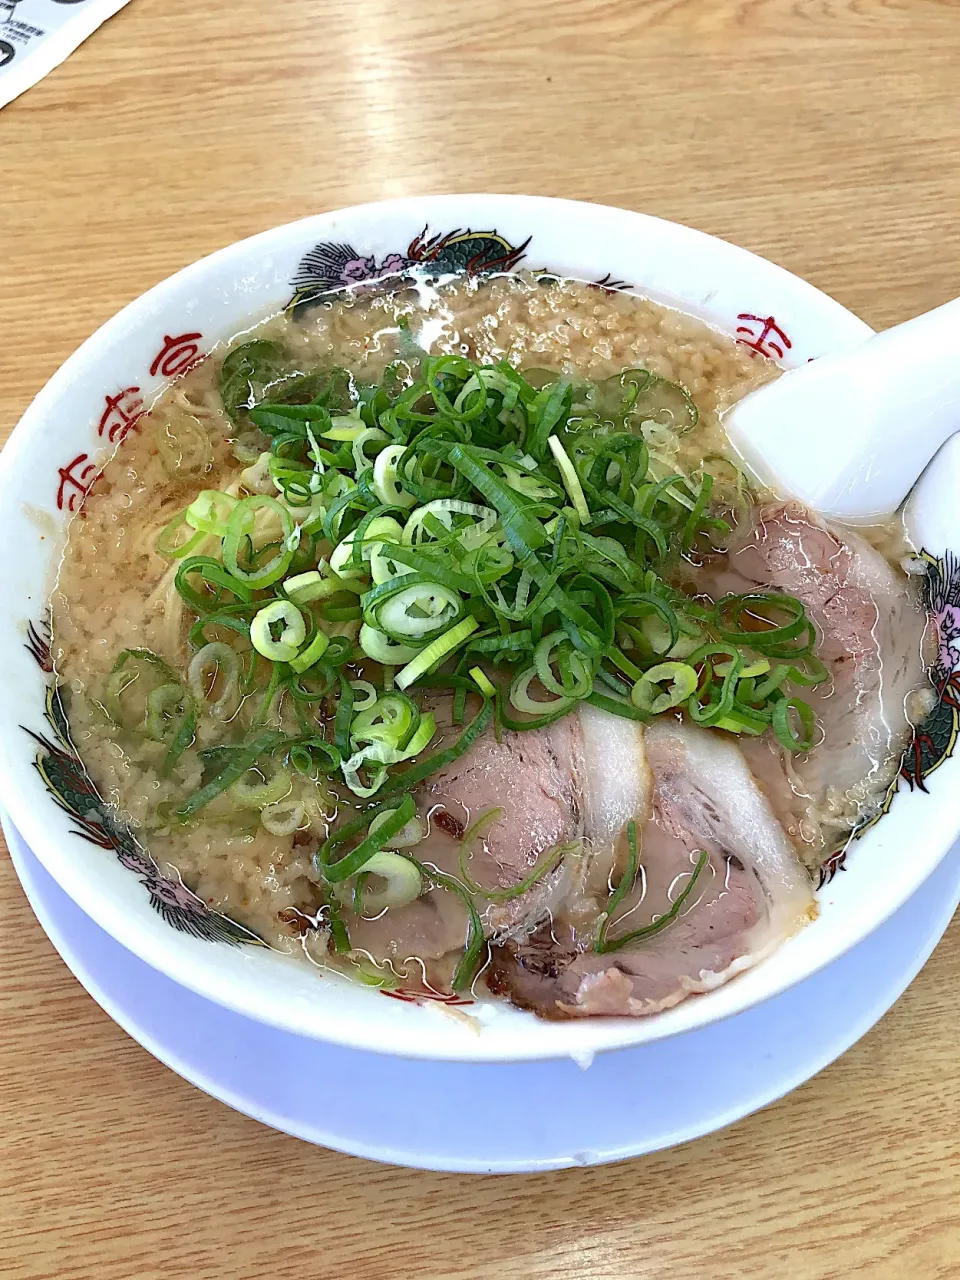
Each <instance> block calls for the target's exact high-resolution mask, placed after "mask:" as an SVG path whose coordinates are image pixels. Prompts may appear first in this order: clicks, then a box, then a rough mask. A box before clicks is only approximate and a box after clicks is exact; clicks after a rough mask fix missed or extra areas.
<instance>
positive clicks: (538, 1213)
mask: <svg viewBox="0 0 960 1280" xmlns="http://www.w3.org/2000/svg"><path fill="white" fill-rule="evenodd" d="M958 66H960V5H958V4H957V3H956V0H939V2H938V0H509V3H508V2H507V0H471V3H470V4H465V5H453V4H450V3H444V0H420V3H419V4H417V5H397V4H388V3H387V2H386V0H285V3H284V4H282V5H279V4H272V3H268V2H267V0H232V2H231V3H230V4H229V5H226V4H201V2H200V0H136V2H135V3H133V4H131V5H130V6H129V7H128V8H126V9H125V10H124V11H123V12H122V13H121V14H119V15H118V16H117V17H116V18H115V19H113V20H112V21H111V22H109V23H108V24H107V25H106V26H105V27H104V28H103V29H102V30H101V31H99V32H98V33H97V34H96V35H95V36H94V37H92V38H91V39H90V40H89V41H88V42H87V44H85V45H84V46H83V47H82V48H81V49H80V50H79V51H78V52H77V53H76V54H75V55H73V56H72V57H71V58H70V59H69V60H68V62H67V63H65V64H64V66H62V67H61V68H59V69H58V70H57V71H55V72H54V73H53V74H51V75H50V76H49V77H48V78H47V79H46V80H44V81H43V82H42V83H41V84H39V85H38V86H36V87H35V88H34V89H32V90H30V92H29V93H27V94H26V95H25V96H24V97H23V98H21V99H19V100H18V101H17V102H15V103H13V104H12V105H11V106H9V107H7V108H6V109H5V110H4V111H3V112H2V113H0V273H2V276H0V278H2V288H0V438H5V437H6V434H7V433H8V432H9V430H10V429H11V428H12V426H13V424H14V422H15V421H16V419H17V417H18V416H19V414H20V413H21V412H22V410H23V408H24V407H25V405H26V404H27V402H28V401H29V399H30V397H31V396H32V395H33V394H34V393H35V392H36V391H37V390H38V389H39V388H40V386H41V385H42V384H43V382H44V381H45V379H46V378H47V377H48V376H49V375H50V374H51V373H52V372H53V371H54V369H55V368H56V367H57V366H58V365H59V364H60V362H61V361H62V360H63V359H64V357H65V356H66V355H67V354H68V353H69V352H70V351H71V350H72V349H73V348H74V347H75V346H76V345H77V344H78V343H79V342H80V341H81V340H82V339H83V338H84V337H86V336H87V335H88V334H89V333H90V332H91V331H92V330H93V329H95V328H96V327H97V325H99V324H100V323H101V322H102V321H103V320H105V319H107V318H108V317H109V316H110V315H111V314H112V313H113V312H114V311H116V310H117V309H118V308H119V307H120V306H122V305H123V304H124V303H126V302H127V301H129V300H130V299H131V298H133V297H135V296H136V295H137V294H139V293H140V292H142V291H143V290H144V289H145V288H147V287H149V286H150V285H152V284H154V283H155V282H156V281H158V280H160V279H162V278H163V277H164V276H166V275H167V274H169V273H170V272H171V271H174V270H176V269H177V268H178V267H180V266H182V265H184V264H185V263H187V262H190V261H191V260H193V259H194V258H196V257H198V256H200V255H201V254H204V253H207V252H209V251H211V250H213V249H216V248H218V247H219V246H221V245H223V244H226V243H228V242H230V241H231V240H234V239H236V238H238V237H240V236H244V235H247V234H250V233H252V232H255V231H259V230H261V229H263V228H265V227H268V226H271V225H273V224H276V223H279V222H283V221H286V220H288V219H292V218H296V217H300V216H302V215H304V214H307V213H311V212H314V211H316V210H320V209H327V208H334V207H336V206H338V205H344V204H350V203H353V202H357V201H362V200H370V199H375V198H378V197H381V196H391V195H402V194H417V193H421V192H430V191H443V190H447V191H465V190H471V189H473V190H494V191H530V192H539V193H546V194H558V195H561V194H562V195H568V196H575V197H581V198H588V199H593V200H599V201H606V202H610V203H615V204H622V205H626V206H629V207H632V208H638V209H643V210H646V211H648V212H651V213H657V214H662V215H664V216H666V217H670V218H676V219H679V220H680V221H683V222H689V223H692V224H694V225H696V226H698V227H701V228H703V229H704V230H706V231H711V232H714V233H716V234H719V235H722V236H725V237H727V238H729V239H732V240H736V241H738V242H739V243H741V244H743V245H746V246H747V247H749V248H751V249H755V250H757V251H759V252H760V253H763V254H765V255H767V256H768V257H771V258H773V259H774V260H775V261H777V262H781V263H782V264H783V265H784V266H787V267H789V268H790V269H791V270H794V271H797V272H799V273H800V274H802V275H805V276H807V277H808V278H809V279H811V280H812V281H813V282H814V283H815V284H817V285H819V286H820V287H821V288H824V289H826V290H827V291H828V292H829V293H832V294H834V295H835V296H836V297H838V298H839V299H840V300H841V301H843V302H844V303H846V304H847V305H848V306H851V307H852V308H853V309H854V310H856V311H858V312H859V313H860V314H862V315H863V316H864V317H865V318H866V319H867V320H869V321H870V322H871V323H873V324H875V325H886V324H890V323H893V322H895V321H897V320H900V319H903V318H906V317H907V316H908V315H911V314H913V313H916V312H918V311H920V310H923V309H925V308H928V307H931V306H934V305H936V304H937V303H939V302H942V301H944V300H945V299H946V298H948V297H951V296H954V295H955V294H958V293H960V237H957V235H956V233H955V228H956V224H957V221H958V214H960V145H958V142H960V137H958V133H960V96H958V94H957V87H956V86H957V81H956V76H957V67H958ZM0 936H2V938H3V939H4V943H5V945H4V946H3V947H2V948H0V1133H2V1136H3V1157H2V1159H0V1275H3V1276H11V1277H38V1278H39V1277H54V1276H56V1277H64V1278H66V1277H70V1278H71V1280H73V1278H76V1280H87V1278H91V1280H129V1278H130V1277H137V1278H138V1280H141V1278H143V1280H147V1278H151V1277H180V1276H182V1277H191V1280H206V1278H207V1277H210V1278H211V1280H213V1278H214V1277H244V1280H247V1278H249V1280H260V1278H261V1277H262V1278H264V1280H266V1278H267V1277H270V1278H271V1280H274V1278H276V1277H286V1276H290V1277H293V1276H297V1277H300V1276H319V1277H340V1276H345V1275H346V1276H350V1277H351V1280H441V1278H443V1280H480V1278H489V1280H493V1278H496V1280H547V1278H548V1277H560V1276H563V1277H577V1278H583V1280H601V1278H604V1280H605V1278H607V1277H611V1276H629V1277H643V1278H645V1280H646V1278H651V1280H652V1278H656V1280H674V1278H677V1280H680V1278H681V1277H683V1278H684V1280H689V1278H691V1277H693V1278H694V1280H734V1278H736V1280H740V1278H741V1277H757V1278H767V1277H769V1278H770V1280H779V1278H780V1277H790V1278H791V1280H827V1278H828V1277H841V1276H842V1277H847V1276H853V1275H856V1276H861V1275H863V1276H870V1277H879V1278H880V1280H888V1278H889V1280H902V1278H903V1277H911V1278H915V1280H940V1278H943V1280H947V1278H948V1277H956V1276H957V1275H960V1208H958V1206H960V1152H958V1138H957V1124H956V1116H957V1114H958V1109H960V1065H958V1063H960V1025H958V1019H957V1015H956V996H955V988H956V984H957V980H958V977H960V930H958V929H957V927H956V925H954V927H953V928H952V929H951V931H950V932H948V934H947V937H946V939H945V940H944V942H943V944H942V945H941V947H940V948H939V950H938V951H937V953H936V954H935V956H934V958H933V960H932V961H931V962H930V964H929V965H928V966H927V968H926V969H925V970H924V972H923V973H922V975H921V976H920V978H919V979H918V980H917V981H916V983H915V984H914V985H913V987H912V988H911V989H910V991H909V992H908V993H907V994H906V996H905V997H904V998H903V999H902V1000H901V1001H900V1003H899V1004H898V1005H897V1006H896V1008H895V1009H894V1010H893V1011H892V1012H891V1013H890V1014H889V1015H888V1016H887V1017H886V1018H885V1019H884V1020H883V1021H882V1023H881V1024H880V1025H879V1026H878V1027H877V1028H876V1029H875V1030H874V1031H873V1032H871V1034H870V1035H868V1036H867V1037H866V1039H865V1040H864V1041H862V1042H861V1043H860V1044H859V1045H858V1046H857V1047H856V1048H855V1049H853V1050H852V1051H851V1052H850V1053H848V1054H847V1055H846V1056H845V1057H844V1058H843V1059H842V1060H841V1061H840V1062H838V1063H836V1064H835V1065H834V1066H832V1067H830V1068H829V1069H828V1070H826V1071H824V1072H823V1073H822V1074H821V1075H820V1076H819V1077H817V1078H816V1079H815V1080H813V1081H811V1082H810V1083H809V1084H807V1085H806V1086H805V1087H803V1088H802V1089H800V1090H798V1091H797V1092H796V1093H795V1094H793V1095H792V1096H791V1097H789V1098H787V1099H785V1100H784V1101H783V1102H781V1103H779V1104H777V1105H776V1106H774V1107H772V1108H770V1109H769V1110H767V1111H765V1112H763V1113H762V1114H760V1115H757V1116H754V1117H752V1118H750V1119H747V1120H745V1121H742V1122H741V1123H740V1124H738V1125H736V1126H734V1127H733V1128H732V1129H730V1130H728V1131H726V1132H723V1133H720V1134H717V1135H715V1136H713V1137H711V1138H707V1139H704V1140H701V1141H699V1142H695V1143H692V1144H690V1145H688V1146H685V1147H682V1148H679V1149H677V1150H675V1151H671V1152H667V1153H664V1154H662V1155H658V1156H654V1157H650V1158H648V1159H645V1160H642V1161H635V1162H632V1163H628V1164H625V1165H620V1166H616V1167H612V1168H607V1169H592V1170H575V1171H569V1172H566V1173H561V1174H553V1175H549V1176H544V1177H529V1178H520V1177H511V1178H504V1179H487V1180H480V1179H475V1178H467V1177H456V1176H448V1175H431V1174H421V1173H410V1172H405V1171H402V1170H395V1169H386V1168H379V1167H376V1166H373V1165H370V1164H367V1163H364V1162H362V1161H360V1160H355V1159H350V1158H348V1157H344V1156H340V1155H337V1154H334V1153H330V1152H325V1151H322V1150H315V1149H313V1148H310V1147H308V1146H306V1145H305V1144H302V1143H299V1142H297V1141H295V1140H294V1139H291V1138H287V1137H285V1136H282V1135H280V1134H276V1133H273V1132H270V1131H268V1130H266V1129H263V1128H261V1127H260V1126H258V1125H257V1124H256V1123H254V1122H253V1121H251V1120H247V1119H245V1118H244V1117H242V1116H239V1115H236V1114H234V1113H232V1112H231V1111H229V1110H228V1109H227V1108H226V1107H224V1106H222V1105H221V1104H219V1103H217V1102H214V1101H213V1100H211V1099H209V1098H207V1097H205V1096H204V1095H203V1094H201V1093H199V1092H197V1091H196V1090H195V1089H193V1088H192V1087H191V1086H189V1085H187V1084H185V1083H184V1082H183V1081H182V1080H180V1079H179V1078H177V1077H176V1076H174V1075H172V1074H171V1073H170V1072H169V1071H167V1070H166V1069H165V1068H163V1067H161V1066H160V1065H159V1064H158V1063H157V1062H155V1061H154V1060H153V1059H152V1058H150V1057H149V1056H148V1055H147V1054H146V1053H144V1052H143V1051H142V1050H141V1049H140V1048H139V1047H138V1046H137V1045H135V1044H134V1043H132V1042H131V1041H130V1040H129V1039H128V1038H127V1037H126V1036H125V1035H124V1034H123V1032H121V1031H120V1030H119V1029H118V1028H117V1027H116V1026H115V1025H113V1024H112V1023H111V1022H110V1021H109V1019H108V1018H107V1017H106V1016H105V1015H104V1014H103V1013H102V1012H101V1011H100V1010H99V1009H98V1008H97V1007H96V1006H95V1005H94V1004H93V1002H92V1001H91V1000H90V999H89V998H88V997H87V996H86V995H85V994H84V993H83V992H82V990H81V989H80V988H79V987H78V986H77V984H76V983H75V982H74V981H73V979H72V978H71V977H70V975H69V974H68V973H67V971H66V970H65V968H64V967H63V965H62V964H61V963H60V961H59V960H58V959H57V957H56V955H55V953H54V952H53V949H52V948H51V946H50V945H49V943H48V942H47V941H46V939H45V938H44V936H43V934H42V933H41V931H40V929H39V926H38V925H37V924H36V923H35V922H34V920H33V918H32V916H31V914H30V912H29V909H28V908H27V905H26V903H25V901H24V899H23V897H22V894H21V892H20V889H19V886H18V885H17V882H16V878H15V876H14V874H13V871H12V868H11V866H10V863H9V861H8V859H6V858H5V857H4V858H2V860H0ZM709 1069H710V1066H709V1063H704V1071H705V1072H706V1071H709ZM633 1101H634V1102H635V1105H643V1104H644V1100H643V1099H636V1100H633ZM557 1105H558V1106H562V1105H563V1100H562V1099H558V1100H557Z"/></svg>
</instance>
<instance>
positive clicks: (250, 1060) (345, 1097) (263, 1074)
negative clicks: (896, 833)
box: [3, 818, 960, 1173]
mask: <svg viewBox="0 0 960 1280" xmlns="http://www.w3.org/2000/svg"><path fill="white" fill-rule="evenodd" d="M3 828H4V831H5V833H6V836H7V841H8V844H9V846H10V852H11V856H12V858H13V863H14V866H15V867H16V870H17V872H18V874H19V876H20V881H21V883H22V885H23V888H24V890H25V892H26V895H27V897H28V898H29V900H30V904H31V906H32V907H33V909H34V911H35V912H36V915H37V918H38V919H39V921H40V923H41V925H42V926H43V928H44V929H45V930H46V933H47V935H48V936H49V938H50V940H51V941H52V942H53V944H54V946H55V947H56V948H57V950H58V951H59V953H60V955H61V956H62V957H63V959H64V961H65V962H66V964H67V965H68V966H69V968H70V969H71V970H72V972H73V973H74V975H75V976H76V977H77V979H78V980H79V981H80V982H81V983H82V984H83V986H84V987H85V988H86V990H87V991H88V992H89V993H90V995H92V996H93V998H94V999H95V1000H96V1001H97V1003H98V1004H99V1005H100V1006H101V1007H102V1008H103V1009H104V1010H105V1011H106V1012H107V1013H108V1014H109V1015H110V1017H111V1018H113V1019H114V1021H115V1022H117V1023H118V1024H119V1025H120V1026H121V1027H122V1028H123V1029H124V1031H126V1032H127V1034H128V1035H130V1036H132V1037H133V1038H134V1039H135V1040H137V1041H138V1042H139V1043H140V1044H141V1045H143V1047H144V1048H145V1049H147V1050H148V1051H149V1052H150V1053H152V1054H153V1055H154V1056H155V1057H156V1058H159V1059H160V1061H161V1062H163V1063H165V1064H166V1065H167V1066H168V1067H170V1068H171V1069H172V1070H173V1071H176V1072H177V1073H178V1074H179V1075H181V1076H183V1077H184V1079H186V1080H189V1081H190V1082H191V1083H192V1084H194V1085H196V1086H197V1087H198V1088H200V1089H203V1090H204V1091H205V1092H206V1093H209V1094H212V1095H213V1097H215V1098H219V1099H220V1100H221V1101H222V1102H225V1103H227V1105H228V1106H231V1107H234V1108H235V1109H236V1110H237V1111H241V1112H243V1113H244V1114H246V1115H248V1116H252V1117H253V1118H254V1119H256V1120H259V1121H261V1122H262V1123H263V1124H266V1125H270V1126H272V1127H273V1128H275V1129H280V1130H282V1131H284V1132H286V1133H290V1134H293V1135H295V1136H296V1137H299V1138H303V1139H305V1140H306V1141H307V1142H313V1143H317V1144H319V1145H321V1146H325V1147H332V1148H335V1149H336V1150H339V1151H345V1152H349V1153H351V1154H353V1155H358V1156H365V1157H366V1158H368V1159H371V1160H380V1161H384V1162H387V1163H390V1164H398V1165H408V1166H411V1167H415V1168H423V1169H439V1170H450V1171H459V1172H467V1173H519V1172H543V1171H545V1170H549V1169H561V1168H565V1167H569V1166H572V1165H592V1164H603V1163H606V1162H609V1161H614V1160H624V1159H627V1158H629V1157H632V1156H639V1155H644V1154H646V1153H648V1152H651V1151H657V1150H661V1149H663V1148H665V1147H670V1146H674V1145H675V1144H677V1143H680V1142H686V1141H689V1140H690V1139H693V1138H697V1137H700V1136H702V1135H703V1134H706V1133H711V1132H713V1131H714V1130H716V1129H720V1128H723V1127H724V1126H725V1125H729V1124H732V1123H734V1122H735V1121H736V1120H739V1119H740V1118H742V1117H743V1116H745V1115H748V1114H750V1113H751V1112H753V1111H756V1110H758V1109H759V1108H761V1107H764V1106H767V1105H768V1104H769V1103H771V1102H774V1101H775V1100H776V1099H778V1098H780V1097H782V1096H783V1095H784V1094H785V1093H788V1092H789V1091H790V1090H791V1089H795V1088H796V1087H797V1086H798V1085H800V1084H802V1083H804V1081H806V1080H809V1079H810V1077H811V1076H813V1075H815V1074H816V1073H817V1072H818V1071H820V1070H822V1069H823V1068H824V1067H825V1066H827V1065H828V1063H830V1062H832V1061H833V1060H834V1059H835V1058H837V1057H839V1056H840V1054H842V1053H844V1052H845V1051H846V1050H847V1049H849V1048H850V1046H851V1045H852V1044H854V1043H855V1042H856V1041H857V1040H859V1039H860V1037H861V1036H863V1035H864V1034H866V1032H867V1031H868V1030H869V1029H870V1028H871V1027H872V1026H873V1025H874V1023H876V1022H877V1021H878V1020H879V1019H880V1018H881V1017H882V1016H883V1014H884V1013H886V1011H887V1010H888V1009H889V1008H890V1006H891V1005H892V1004H893V1003H894V1001H895V1000H896V999H897V998H898V997H899V996H900V995H901V994H902V993H903V991H904V990H905V989H906V987H907V986H908V985H909V984H910V982H911V981H912V980H913V978H914V977H915V976H916V975H917V973H918V972H919V971H920V968H921V967H922V966H923V964H924V962H925V961H926V960H927V958H928V957H929V955H930V953H931V952H932V951H933V949H934V947H935V946H936V944H937V942H938V941H939V940H940V938H941V936H942V935H943V932H944V930H945V929H946V927H947V925H948V924H949V923H950V920H951V918H952V916H953V913H954V910H955V908H956V906H957V903H958V901H960V844H958V845H957V846H955V847H954V849H953V850H952V851H951V853H950V854H949V855H948V856H947V857H946V858H945V859H944V861H943V862H942V863H941V864H940V866H939V867H938V868H937V870H936V871H935V872H934V874H933V875H932V876H931V877H930V878H929V880H927V881H926V883H925V884H924V885H923V886H922V887H921V888H920V889H919V890H917V892H916V893H915V894H914V895H913V897H912V898H910V899H909V901H908V902H907V903H906V904H905V905H904V906H903V907H901V909H900V910H899V911H898V912H897V913H896V914H895V915H894V916H893V917H892V918H891V919H890V920H888V921H887V922H886V924H884V925H883V926H882V927H881V928H879V929H878V930H877V931H876V932H875V933H873V934H872V935H871V936H870V937H869V938H867V939H866V940H865V941H864V942H862V943H860V944H859V945H858V946H857V947H855V948H854V949H853V950H852V951H849V952H848V953H847V954H846V955H844V956H842V957H841V958H840V959H838V960H835V961H834V962H833V963H832V964H831V965H829V966H828V967H827V968H826V969H823V970H821V971H820V972H819V973H817V974H815V975H814V976H813V977H811V978H808V979H807V980H806V981H805V982H803V983H800V984H799V985H798V986H795V987H793V988H791V989H790V990H789V991H787V992H785V993H784V994H783V995H780V996H777V997H775V998H774V999H771V1000H769V1001H767V1002H766V1003H765V1004H763V1005H760V1006H758V1007H755V1008H753V1009H750V1010H748V1011H747V1012H745V1013H741V1014H739V1015H737V1016H735V1017H731V1018H728V1019H727V1020H726V1021H724V1022H719V1023H714V1024H712V1025H710V1026H707V1027H704V1028H702V1029H700V1030H696V1031H691V1032H689V1033H687V1034H685V1035H679V1036H674V1037H672V1038H670V1039H667V1040H660V1041H657V1042H655V1043H653V1044H647V1045H642V1046H640V1047H638V1048H635V1049H625V1050H620V1051H617V1052H611V1053H608V1054H603V1055H600V1056H598V1057H597V1058H596V1059H595V1060H594V1062H593V1064H592V1065H591V1066H590V1067H589V1068H588V1069H586V1070H584V1069H582V1068H581V1067H579V1066H577V1065H576V1064H575V1063H574V1062H572V1061H570V1060H569V1059H566V1060H562V1061H546V1062H531V1063H509V1064H490V1065H486V1064H461V1063H451V1062H437V1063H434V1062H428V1061H422V1060H412V1059H402V1058H396V1057H385V1056H381V1055H379V1054H375V1053H364V1052H359V1051H357V1050H353V1049H345V1048H342V1047H339V1046H336V1045H332V1044H324V1043H322V1042H320V1041H317V1040H314V1039H309V1038H307V1037H299V1036H295V1035H291V1034H289V1033H288V1032H284V1031H278V1030H275V1029H273V1028H271V1027H268V1026H265V1025H263V1024H261V1023H258V1022H254V1021H252V1020H251V1019H248V1018H244V1017H242V1016H240V1015H238V1014H236V1013H232V1012H230V1011H228V1010H227V1009H224V1008H222V1007H221V1006H219V1005H217V1004H213V1003H211V1002H210V1001H208V1000H205V999H203V998H202V997H200V996H197V995H195V994H193V993H192V992H190V991H188V990H186V989H185V988H183V987H181V986H178V985H177V984H176V983H175V982H173V981H172V980H171V979H169V978H167V977H164V976H163V974H161V973H159V972H157V971H156V970H154V969H152V968H150V967H149V966H148V965H147V964H145V963H144V962H143V961H142V960H139V959H138V958H137V957H136V956H134V955H133V954H132V953H131V952H129V951H127V950H126V949H125V948H124V947H122V946H121V945H120V944H119V943H118V942H116V941H115V940H114V939H113V938H111V937H110V936H109V935H108V934H107V933H105V932H104V931H103V930H102V929H101V928H100V927H99V926H98V925H96V924H94V923H93V921H92V920H91V919H90V918H89V917H88V916H86V915H85V914H84V912H83V911H81V910H80V908H79V907H78V906H76V904H75V903H74V902H73V901H72V900H71V899H70V898H69V897H67V895H66V894H65V893H64V892H63V890H62V889H60V887H59V886H58V885H57V884H56V882H55V881H54V880H53V879H52V878H51V877H50V875H49V874H48V873H47V872H46V871H45V870H44V869H43V867H42V866H41V865H40V863H39V862H38V861H37V859H36V858H35V857H34V855H33V854H32V853H31V852H30V850H29V849H28V847H27V846H26V844H25V843H24V841H23V840H22V838H21V837H20V835H19V833H18V832H17V831H16V830H15V829H14V828H13V826H12V824H11V823H10V822H9V820H8V819H6V818H5V819H4V820H3ZM333 1084H335V1085H336V1087H335V1088H332V1087H331V1085H333Z"/></svg>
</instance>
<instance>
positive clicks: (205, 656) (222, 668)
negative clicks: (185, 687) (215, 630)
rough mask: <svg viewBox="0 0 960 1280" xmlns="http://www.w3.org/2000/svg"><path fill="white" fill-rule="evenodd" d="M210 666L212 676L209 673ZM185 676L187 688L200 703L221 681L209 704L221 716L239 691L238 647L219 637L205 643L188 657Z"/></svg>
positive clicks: (205, 700)
mask: <svg viewBox="0 0 960 1280" xmlns="http://www.w3.org/2000/svg"><path fill="white" fill-rule="evenodd" d="M211 667H213V675H212V677H211V676H210V675H209V672H210V668H211ZM187 679H188V681H189V684H190V692H191V693H192V694H193V696H194V697H195V698H196V699H197V701H198V702H200V703H203V702H207V701H208V700H209V697H210V694H211V693H212V692H213V690H214V688H215V687H216V684H217V681H220V682H221V689H220V696H219V698H217V700H216V701H215V702H213V703H211V704H210V712H211V714H212V715H214V716H216V717H217V718H218V719H222V718H223V716H224V715H225V714H226V712H227V710H228V709H229V708H230V706H231V705H232V703H233V702H234V700H235V698H236V696H237V694H238V692H239V687H240V659H239V657H238V656H237V651H236V650H235V649H231V647H230V646H229V645H228V644H224V643H223V642H222V641H214V642H213V643H212V644H205V645H204V646H203V648H202V649H200V650H199V651H198V652H197V653H195V654H194V655H193V657H192V658H191V660H190V667H189V670H188V673H187Z"/></svg>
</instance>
